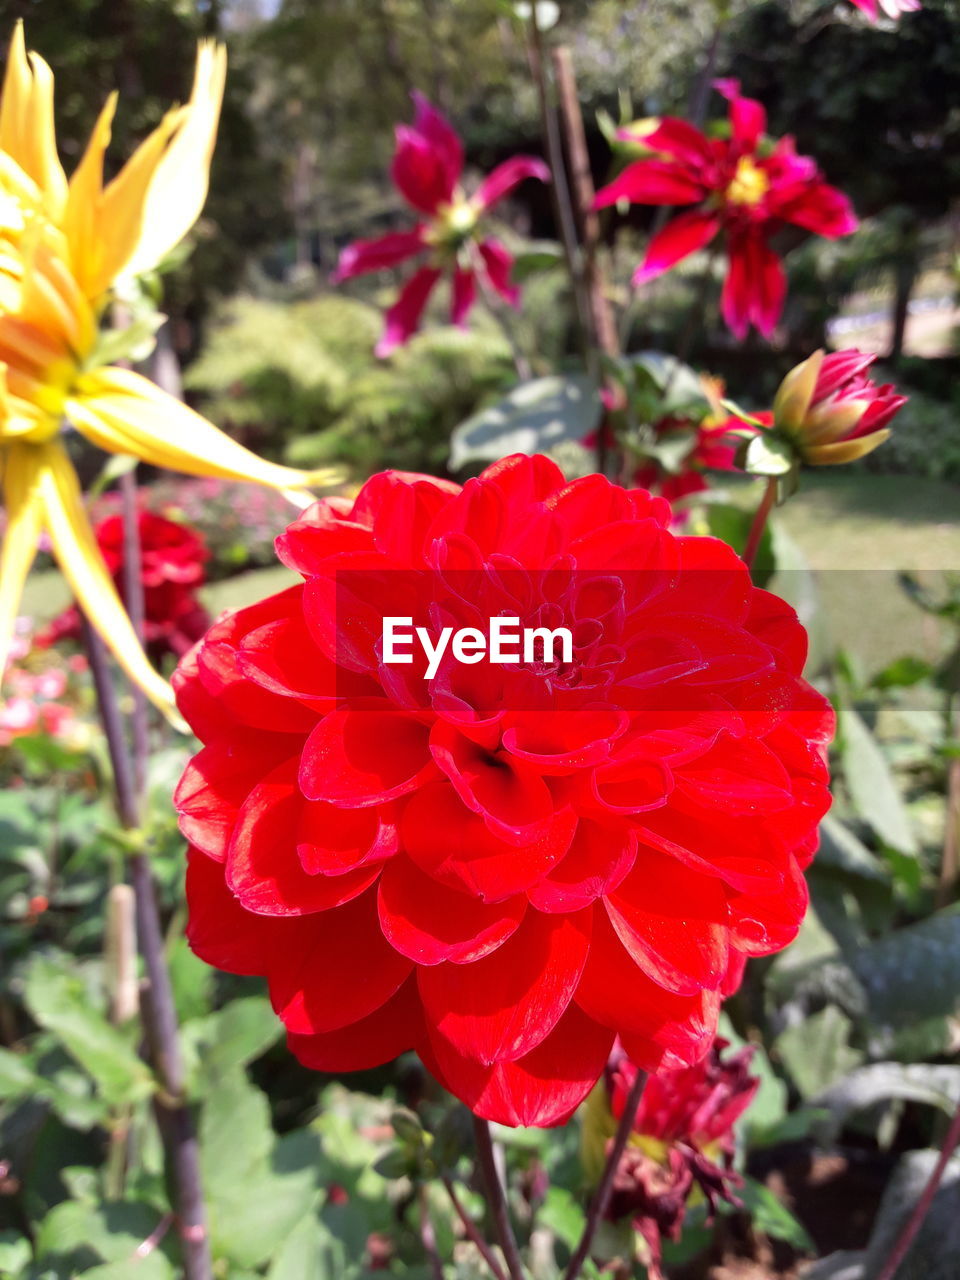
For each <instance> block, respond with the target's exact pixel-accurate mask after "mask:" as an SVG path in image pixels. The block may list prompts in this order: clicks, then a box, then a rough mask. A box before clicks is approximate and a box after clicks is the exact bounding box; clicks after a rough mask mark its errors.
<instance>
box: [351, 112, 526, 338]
mask: <svg viewBox="0 0 960 1280" xmlns="http://www.w3.org/2000/svg"><path fill="white" fill-rule="evenodd" d="M413 100H414V102H415V103H416V108H417V111H416V116H415V117H414V122H413V125H412V126H408V125H398V126H397V131H396V132H397V148H396V151H395V153H394V157H393V167H392V170H391V172H392V177H393V182H394V185H395V186H396V188H397V190H398V191H399V192H400V194H401V195H402V196H403V198H404V200H406V202H407V204H409V205H410V206H411V208H413V209H414V210H416V212H417V213H422V214H426V219H427V220H426V221H424V222H418V223H417V225H416V226H415V227H414V228H413V229H412V230H410V231H395V232H392V233H391V234H390V235H386V236H380V237H378V238H377V239H376V240H357V241H355V242H354V243H353V244H351V245H348V246H347V247H346V249H344V250H343V252H342V253H341V255H340V262H339V263H338V265H337V270H336V272H335V273H334V280H335V281H340V280H349V279H351V277H353V276H360V275H364V274H366V273H367V272H370V271H381V270H383V268H384V267H394V266H397V265H398V264H399V263H401V262H406V261H407V260H408V259H409V258H418V257H419V258H423V259H425V261H424V262H423V265H421V266H420V267H418V269H417V270H416V271H415V272H414V273H413V275H412V276H411V277H410V279H409V280H408V281H407V283H406V284H405V285H404V286H403V288H402V289H401V291H400V296H399V298H398V299H397V301H396V302H395V303H394V305H393V306H392V307H391V308H390V310H389V311H388V312H387V317H386V327H385V329H384V332H383V337H382V338H381V339H380V341H379V343H378V344H377V355H379V356H386V355H389V354H390V352H391V351H393V349H394V348H395V347H399V346H402V345H403V343H405V342H406V341H407V340H408V339H409V338H410V337H411V336H412V335H413V334H414V333H415V332H416V330H417V328H418V327H419V324H420V317H421V316H422V315H423V310H424V307H425V306H426V305H427V301H428V300H429V298H430V294H431V293H432V292H433V289H434V286H435V285H436V284H437V282H438V281H439V279H440V277H441V276H442V275H444V274H448V275H449V276H450V277H451V281H452V285H453V296H452V299H451V304H450V323H451V324H457V325H463V324H465V323H466V319H467V316H468V314H469V312H470V309H471V307H472V306H473V303H474V299H475V297H476V291H477V278H478V276H479V277H480V278H481V279H482V280H483V281H485V282H486V283H487V284H489V285H490V287H491V288H492V289H493V290H494V291H495V292H496V293H498V294H499V295H500V297H501V298H503V299H504V300H505V301H506V302H508V303H509V304H510V305H511V306H517V304H518V303H519V301H520V290H519V289H518V287H517V286H516V285H515V284H512V283H511V281H510V273H511V271H512V270H513V257H512V255H511V254H510V253H509V251H508V250H507V249H506V248H505V246H504V245H503V244H502V243H501V242H500V241H499V240H497V239H495V238H494V237H493V236H483V237H481V236H480V235H479V223H480V219H481V218H482V216H483V215H484V213H486V211H487V210H488V209H491V208H492V207H493V206H494V205H495V204H497V203H498V202H499V201H500V200H502V199H503V198H504V196H507V195H509V194H510V192H511V191H512V190H513V189H514V187H516V186H517V185H518V184H519V183H520V182H522V181H523V180H524V178H539V180H540V181H541V182H549V180H550V170H549V169H548V168H547V166H546V165H545V164H544V163H543V161H542V160H538V159H537V158H536V156H513V157H512V159H510V160H505V161H504V163H503V164H500V165H498V166H497V167H496V168H495V169H494V170H493V172H492V173H490V174H488V175H487V177H486V178H484V180H483V182H481V184H480V186H479V188H478V189H477V190H476V191H475V192H474V194H473V195H472V196H470V197H469V198H468V197H467V196H466V195H465V194H464V192H463V189H462V187H461V186H460V177H461V174H462V172H463V144H462V143H461V141H460V138H459V137H458V136H457V134H456V132H455V131H454V129H453V128H452V126H451V125H450V123H449V121H447V120H446V119H445V118H444V116H442V115H441V114H440V112H439V111H437V109H436V107H433V106H431V105H430V103H429V102H428V101H427V100H426V98H424V97H423V95H422V94H419V93H415V94H414V95H413Z"/></svg>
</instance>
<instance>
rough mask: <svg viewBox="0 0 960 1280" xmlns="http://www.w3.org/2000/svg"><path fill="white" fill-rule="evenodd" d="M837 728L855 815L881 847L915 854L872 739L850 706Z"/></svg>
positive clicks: (895, 793)
mask: <svg viewBox="0 0 960 1280" xmlns="http://www.w3.org/2000/svg"><path fill="white" fill-rule="evenodd" d="M840 728H841V757H842V760H843V772H844V777H845V779H846V782H847V787H848V788H849V790H850V795H851V798H852V800H853V803H854V805H855V806H856V808H857V812H858V813H859V814H860V816H861V817H862V818H863V819H864V821H865V822H867V823H869V825H870V826H871V827H872V828H873V830H874V831H875V832H876V833H877V835H878V836H879V837H880V839H881V840H882V841H883V842H884V843H885V844H888V845H890V846H891V848H893V849H897V850H899V852H900V853H906V854H911V855H916V853H917V841H916V837H915V835H914V833H913V828H912V826H911V824H910V818H909V815H908V814H907V810H906V807H905V806H904V803H903V800H902V799H901V796H900V791H899V788H898V786H897V782H896V779H895V778H894V776H893V773H892V771H891V769H890V766H889V765H888V764H887V761H886V758H885V757H884V755H883V752H882V751H881V750H880V747H879V746H878V745H877V741H876V739H875V738H874V736H873V734H872V733H871V732H870V730H869V729H868V728H867V726H866V724H865V723H864V721H863V719H862V717H861V716H860V715H859V714H858V713H857V712H856V711H855V710H854V709H853V707H849V706H845V707H844V708H843V711H842V715H841V720H840Z"/></svg>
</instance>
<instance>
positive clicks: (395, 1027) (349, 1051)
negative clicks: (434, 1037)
mask: <svg viewBox="0 0 960 1280" xmlns="http://www.w3.org/2000/svg"><path fill="white" fill-rule="evenodd" d="M420 1021H421V1018H420V998H419V996H418V994H417V983H416V979H415V978H414V977H413V975H411V976H410V977H409V978H408V979H407V981H406V982H405V983H404V984H403V986H402V987H401V988H400V990H399V991H398V992H397V994H396V995H395V996H391V998H390V999H389V1000H388V1001H387V1002H386V1004H384V1005H382V1006H381V1007H380V1008H379V1009H376V1010H375V1011H374V1012H373V1013H371V1014H370V1015H369V1016H368V1017H366V1018H361V1019H360V1021H359V1022H352V1023H350V1025H349V1026H346V1027H341V1028H340V1030H339V1031H325V1032H324V1033H323V1034H322V1035H317V1036H308V1035H295V1034H293V1033H290V1034H288V1036H287V1044H288V1046H289V1048H290V1051H291V1052H292V1053H293V1055H294V1057H295V1058H297V1059H298V1060H299V1061H300V1062H302V1063H303V1065H304V1066H305V1067H309V1068H310V1069H311V1070H312V1071H331V1072H337V1073H339V1072H341V1071H367V1070H369V1068H370V1067H379V1066H380V1065H381V1064H382V1063H384V1062H392V1061H393V1059H394V1058H397V1057H399V1056H400V1054H401V1053H406V1051H407V1050H408V1049H412V1048H413V1047H414V1045H415V1043H416V1041H417V1040H418V1039H419V1038H420V1036H419V1035H418V1026H419V1024H420Z"/></svg>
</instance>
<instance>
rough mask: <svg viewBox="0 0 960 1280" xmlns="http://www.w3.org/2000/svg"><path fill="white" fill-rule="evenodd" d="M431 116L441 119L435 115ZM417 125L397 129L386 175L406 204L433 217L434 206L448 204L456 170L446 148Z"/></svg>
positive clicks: (399, 126)
mask: <svg viewBox="0 0 960 1280" xmlns="http://www.w3.org/2000/svg"><path fill="white" fill-rule="evenodd" d="M428 110H430V111H431V112H433V108H432V107H429V106H428ZM433 114H434V116H436V117H437V119H442V117H440V116H439V115H438V113H436V112H433ZM418 115H419V112H418ZM419 123H420V121H419V120H418V121H417V123H416V124H414V127H413V128H412V129H411V128H410V127H409V126H408V125H404V124H401V125H398V126H397V129H396V136H397V149H396V151H395V153H394V157H393V164H392V165H391V167H390V176H391V177H392V178H393V182H394V185H395V186H396V188H397V190H398V191H399V192H400V194H401V195H402V196H403V198H404V199H405V200H406V201H407V203H408V204H410V205H411V206H412V207H413V208H414V209H418V210H419V211H420V212H421V213H427V214H434V213H436V211H437V207H438V206H439V205H441V204H446V203H448V202H449V200H450V198H451V196H452V195H453V190H454V187H455V186H456V182H457V178H458V177H459V168H458V167H456V168H455V166H453V165H452V164H451V156H450V154H449V149H448V148H446V147H444V146H440V145H438V143H437V140H436V138H435V137H433V136H431V134H432V133H433V131H432V130H428V131H427V133H424V132H421V131H420V129H419V127H418V126H419ZM444 124H446V121H444ZM447 128H448V129H449V126H447ZM450 133H453V130H450ZM454 136H455V135H454ZM457 146H458V147H459V140H457Z"/></svg>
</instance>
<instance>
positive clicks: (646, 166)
mask: <svg viewBox="0 0 960 1280" xmlns="http://www.w3.org/2000/svg"><path fill="white" fill-rule="evenodd" d="M707 194H708V188H707V187H706V186H705V185H704V183H703V182H702V181H701V180H700V179H699V178H698V177H697V176H696V174H695V173H693V172H692V171H691V170H690V169H688V168H687V167H686V166H684V165H680V164H673V163H671V162H670V161H668V160H637V161H635V162H634V163H633V164H629V165H627V167H626V169H624V171H623V173H621V174H620V175H619V176H618V177H616V178H614V180H613V181H612V182H611V183H609V184H608V185H607V186H605V187H602V188H601V189H600V190H599V191H598V192H597V195H596V199H595V200H594V208H596V209H603V208H605V207H606V206H607V205H611V204H616V203H617V202H618V201H620V200H629V202H630V203H631V204H694V203H695V202H696V201H698V200H702V199H703V198H704V197H705V196H706V195H707Z"/></svg>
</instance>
